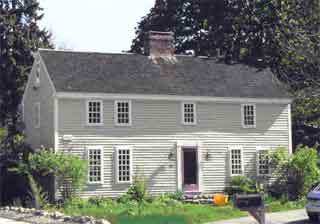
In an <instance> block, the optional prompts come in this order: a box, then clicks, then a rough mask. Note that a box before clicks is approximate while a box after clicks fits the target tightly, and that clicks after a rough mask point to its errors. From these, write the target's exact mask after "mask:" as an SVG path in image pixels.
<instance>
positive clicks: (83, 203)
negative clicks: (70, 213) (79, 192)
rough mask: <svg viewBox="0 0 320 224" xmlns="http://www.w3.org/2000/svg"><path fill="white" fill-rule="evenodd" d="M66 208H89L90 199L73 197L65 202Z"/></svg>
mask: <svg viewBox="0 0 320 224" xmlns="http://www.w3.org/2000/svg"><path fill="white" fill-rule="evenodd" d="M64 207H65V208H80V209H81V208H87V207H88V200H87V199H84V198H80V197H71V198H69V199H68V200H67V201H66V203H65V204H64Z"/></svg>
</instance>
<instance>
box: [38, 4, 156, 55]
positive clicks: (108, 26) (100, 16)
mask: <svg viewBox="0 0 320 224" xmlns="http://www.w3.org/2000/svg"><path fill="white" fill-rule="evenodd" d="M39 1H40V6H41V7H42V8H44V14H45V16H44V18H43V21H42V22H41V26H42V27H46V28H47V29H48V30H50V31H51V32H52V33H53V39H54V42H55V44H56V45H57V46H58V47H59V46H60V47H66V48H69V49H73V50H80V51H98V52H121V51H122V50H128V49H129V48H130V46H131V40H132V39H133V38H134V28H135V27H136V25H137V22H139V21H140V19H141V17H142V16H144V15H146V14H147V13H148V12H149V10H150V9H151V7H152V6H153V5H154V2H155V0H39Z"/></svg>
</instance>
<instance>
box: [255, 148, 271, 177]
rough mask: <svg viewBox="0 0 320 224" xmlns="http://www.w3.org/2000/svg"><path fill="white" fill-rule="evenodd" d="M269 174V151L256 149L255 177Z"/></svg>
mask: <svg viewBox="0 0 320 224" xmlns="http://www.w3.org/2000/svg"><path fill="white" fill-rule="evenodd" d="M269 174H270V156H269V150H268V149H263V148H258V149H257V175H258V176H267V175H269Z"/></svg>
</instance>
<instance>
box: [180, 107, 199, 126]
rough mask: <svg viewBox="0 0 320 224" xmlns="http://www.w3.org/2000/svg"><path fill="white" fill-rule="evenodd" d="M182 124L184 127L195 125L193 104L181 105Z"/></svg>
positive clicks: (195, 118) (195, 117)
mask: <svg viewBox="0 0 320 224" xmlns="http://www.w3.org/2000/svg"><path fill="white" fill-rule="evenodd" d="M182 123H183V124H184V125H194V124H196V123H197V116H196V104H195V103H182Z"/></svg>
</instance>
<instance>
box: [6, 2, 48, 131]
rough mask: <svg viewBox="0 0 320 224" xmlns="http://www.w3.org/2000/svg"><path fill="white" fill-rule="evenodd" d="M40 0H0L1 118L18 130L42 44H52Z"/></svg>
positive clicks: (10, 128)
mask: <svg viewBox="0 0 320 224" xmlns="http://www.w3.org/2000/svg"><path fill="white" fill-rule="evenodd" d="M41 10H42V9H41V8H40V6H39V2H38V1H37V0H0V122H1V121H2V123H5V125H6V126H8V127H9V131H10V132H12V134H15V132H16V128H15V126H16V123H17V121H18V119H19V113H18V106H19V104H20V102H21V97H22V94H23V90H24V87H25V84H26V80H27V77H28V74H29V72H30V69H31V66H32V63H33V56H32V54H33V53H34V52H36V51H37V49H38V48H39V47H51V44H50V34H49V33H48V32H47V31H46V30H45V29H41V28H40V27H39V24H38V22H39V21H40V20H41V19H42V17H43V14H41V13H40V12H41Z"/></svg>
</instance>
